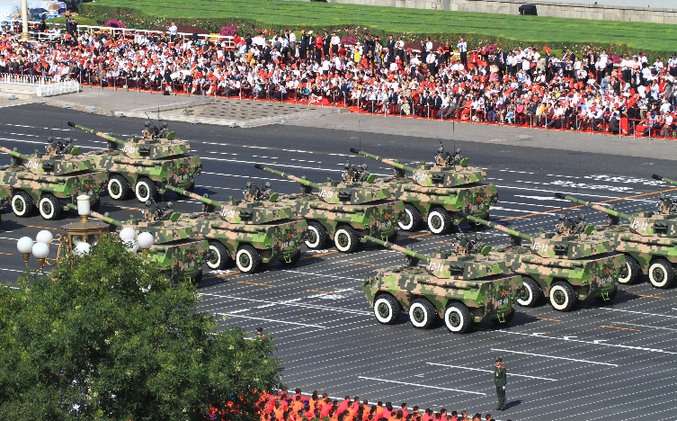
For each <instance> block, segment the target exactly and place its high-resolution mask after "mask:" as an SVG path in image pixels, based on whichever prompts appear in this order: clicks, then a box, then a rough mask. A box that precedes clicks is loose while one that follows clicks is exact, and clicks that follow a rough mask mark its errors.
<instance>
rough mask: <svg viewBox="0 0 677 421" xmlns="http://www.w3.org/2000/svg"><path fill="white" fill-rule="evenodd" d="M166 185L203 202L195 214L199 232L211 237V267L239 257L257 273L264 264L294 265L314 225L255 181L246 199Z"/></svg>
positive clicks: (248, 269) (241, 266)
mask: <svg viewBox="0 0 677 421" xmlns="http://www.w3.org/2000/svg"><path fill="white" fill-rule="evenodd" d="M267 187H269V186H267ZM165 188H166V189H167V190H170V191H173V192H176V193H178V194H182V195H184V196H188V197H190V198H192V199H195V200H199V201H200V202H202V203H203V210H204V212H203V213H201V214H198V215H195V216H193V218H194V219H195V221H196V223H197V230H198V233H199V236H200V237H202V238H207V239H208V240H209V251H210V253H209V257H208V258H207V261H206V263H207V266H208V267H209V268H210V269H214V270H219V269H224V268H226V267H229V266H230V265H231V264H232V263H233V262H235V264H236V265H237V268H238V269H239V270H240V271H241V272H243V273H253V272H256V271H257V270H258V269H259V267H260V266H261V263H268V262H270V261H274V260H280V261H282V262H283V263H286V264H293V263H295V262H297V261H298V260H299V258H300V256H301V245H302V244H303V239H304V235H305V234H306V230H307V228H308V224H307V223H306V221H305V220H304V219H299V218H297V217H296V216H295V213H294V210H293V209H292V208H291V206H289V205H288V204H286V203H282V202H279V201H278V198H279V196H278V194H277V193H270V191H269V189H268V188H266V189H264V190H261V189H259V188H258V187H257V186H255V185H253V184H252V183H251V181H250V182H248V183H247V187H246V189H245V192H244V193H245V194H244V197H245V198H244V200H243V201H235V200H232V199H231V200H230V201H229V202H220V201H217V200H213V199H210V198H209V197H206V196H200V195H199V194H195V193H192V192H189V191H186V190H181V189H179V188H176V187H174V186H171V185H167V186H165Z"/></svg>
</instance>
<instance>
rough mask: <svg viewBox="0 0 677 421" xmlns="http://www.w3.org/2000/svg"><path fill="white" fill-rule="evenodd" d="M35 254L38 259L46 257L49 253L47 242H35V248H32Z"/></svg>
mask: <svg viewBox="0 0 677 421" xmlns="http://www.w3.org/2000/svg"><path fill="white" fill-rule="evenodd" d="M32 253H33V256H35V257H37V258H38V259H44V258H45V257H47V255H49V246H48V245H47V244H45V243H35V244H33V250H32Z"/></svg>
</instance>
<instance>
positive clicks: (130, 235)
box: [120, 227, 136, 243]
mask: <svg viewBox="0 0 677 421" xmlns="http://www.w3.org/2000/svg"><path fill="white" fill-rule="evenodd" d="M120 239H121V240H122V241H123V242H125V243H126V242H128V241H134V240H135V239H136V231H134V228H132V227H124V228H123V229H122V230H120Z"/></svg>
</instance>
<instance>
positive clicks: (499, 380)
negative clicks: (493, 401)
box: [494, 357, 507, 411]
mask: <svg viewBox="0 0 677 421" xmlns="http://www.w3.org/2000/svg"><path fill="white" fill-rule="evenodd" d="M506 375H507V373H506V370H505V366H504V365H503V358H501V357H497V358H496V366H495V367H494V383H495V384H496V395H497V396H498V405H497V406H496V409H497V410H499V411H503V410H504V409H505V383H506V377H507V376H506Z"/></svg>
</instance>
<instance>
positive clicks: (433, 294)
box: [362, 235, 522, 333]
mask: <svg viewBox="0 0 677 421" xmlns="http://www.w3.org/2000/svg"><path fill="white" fill-rule="evenodd" d="M362 240H363V241H370V242H373V243H376V244H379V245H381V246H383V247H386V248H389V249H392V250H396V251H399V252H400V253H403V254H405V255H406V256H407V258H408V261H409V262H408V264H407V265H406V266H403V267H398V268H389V269H380V270H378V271H377V272H376V274H375V276H373V277H369V278H367V279H366V280H365V281H364V283H363V285H362V290H363V291H364V293H365V295H366V297H367V300H368V301H369V304H370V305H371V306H372V307H373V310H374V315H375V316H376V319H377V320H378V321H379V322H380V323H383V324H392V323H395V322H396V321H397V319H398V318H399V316H400V314H401V312H402V311H405V312H407V313H408V314H409V319H410V321H411V324H412V325H413V326H414V327H416V328H422V329H426V328H428V327H430V326H431V325H432V324H433V323H434V322H435V321H436V320H439V319H440V318H441V319H442V320H444V323H445V325H446V326H447V328H448V329H449V331H451V332H453V333H463V332H465V331H467V330H468V329H469V328H470V326H471V323H473V322H474V323H481V322H483V321H485V320H491V321H493V322H494V323H496V324H498V325H505V324H508V323H510V321H511V320H512V318H513V316H514V312H515V310H514V305H515V298H516V296H517V293H518V290H519V288H520V287H521V285H522V279H521V277H520V276H519V275H516V274H514V273H513V272H512V270H511V268H510V267H509V265H507V264H506V263H505V261H502V260H499V259H496V258H494V257H493V256H491V255H490V254H489V253H488V251H489V247H488V246H486V247H485V248H484V249H483V250H482V251H481V252H479V253H477V252H475V251H474V250H472V245H473V244H474V243H472V242H469V241H463V240H464V239H459V241H463V242H462V243H459V245H460V247H461V248H462V249H463V250H462V252H461V253H460V254H450V253H443V252H438V253H436V254H434V255H430V256H429V255H425V254H421V253H418V252H415V251H413V250H410V249H408V248H405V247H402V246H398V245H397V244H393V243H391V242H388V241H383V240H381V239H378V238H375V237H372V236H369V235H365V236H363V237H362ZM459 251H460V250H459ZM419 262H424V263H425V265H424V267H422V266H418V263H419Z"/></svg>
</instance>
